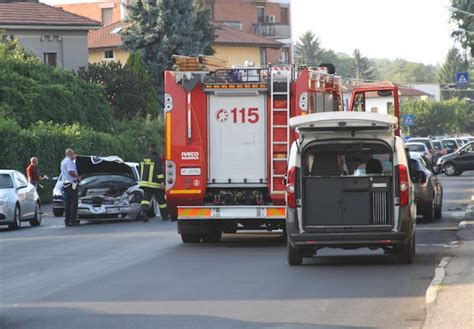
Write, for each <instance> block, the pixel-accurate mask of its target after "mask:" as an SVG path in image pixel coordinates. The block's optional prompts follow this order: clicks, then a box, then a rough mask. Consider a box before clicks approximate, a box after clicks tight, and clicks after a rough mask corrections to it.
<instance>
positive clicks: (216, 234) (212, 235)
mask: <svg viewBox="0 0 474 329" xmlns="http://www.w3.org/2000/svg"><path fill="white" fill-rule="evenodd" d="M221 238H222V229H221V228H219V227H215V226H213V227H212V228H210V230H209V231H208V232H207V233H206V234H203V236H202V241H203V242H204V243H217V242H219V241H221Z"/></svg>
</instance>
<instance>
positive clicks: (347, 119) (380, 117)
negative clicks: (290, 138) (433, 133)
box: [290, 112, 398, 138]
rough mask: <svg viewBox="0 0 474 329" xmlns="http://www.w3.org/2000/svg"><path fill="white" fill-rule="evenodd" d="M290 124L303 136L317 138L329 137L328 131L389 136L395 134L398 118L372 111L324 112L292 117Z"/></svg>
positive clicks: (344, 133)
mask: <svg viewBox="0 0 474 329" xmlns="http://www.w3.org/2000/svg"><path fill="white" fill-rule="evenodd" d="M290 126H291V127H292V128H295V129H296V130H297V131H298V132H299V133H300V134H301V136H313V137H316V138H321V137H329V136H330V135H328V133H329V134H331V133H333V134H338V135H347V136H351V135H352V136H354V133H355V132H357V134H358V135H360V134H361V133H362V134H370V135H374V136H375V135H377V136H384V137H389V136H395V130H396V129H397V126H398V120H397V118H396V117H394V116H392V115H386V114H379V113H370V112H323V113H311V114H308V115H304V116H297V117H294V118H291V119H290ZM334 136H335V135H334Z"/></svg>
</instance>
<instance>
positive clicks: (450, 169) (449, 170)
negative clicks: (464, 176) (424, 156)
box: [443, 162, 457, 176]
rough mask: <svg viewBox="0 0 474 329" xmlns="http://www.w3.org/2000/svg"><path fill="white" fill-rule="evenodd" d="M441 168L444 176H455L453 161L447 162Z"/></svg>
mask: <svg viewBox="0 0 474 329" xmlns="http://www.w3.org/2000/svg"><path fill="white" fill-rule="evenodd" d="M443 170H444V173H445V174H446V176H456V173H457V170H456V166H454V163H451V162H448V163H445V164H444V165H443Z"/></svg>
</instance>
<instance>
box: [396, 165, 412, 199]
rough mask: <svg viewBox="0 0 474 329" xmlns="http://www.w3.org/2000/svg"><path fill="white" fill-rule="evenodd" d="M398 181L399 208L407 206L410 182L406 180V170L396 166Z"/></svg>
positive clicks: (401, 166) (404, 167)
mask: <svg viewBox="0 0 474 329" xmlns="http://www.w3.org/2000/svg"><path fill="white" fill-rule="evenodd" d="M398 179H399V180H400V207H403V206H406V205H408V200H409V194H410V191H409V190H410V180H409V179H408V168H407V167H406V166H404V165H398Z"/></svg>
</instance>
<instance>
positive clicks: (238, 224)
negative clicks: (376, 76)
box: [165, 65, 342, 243]
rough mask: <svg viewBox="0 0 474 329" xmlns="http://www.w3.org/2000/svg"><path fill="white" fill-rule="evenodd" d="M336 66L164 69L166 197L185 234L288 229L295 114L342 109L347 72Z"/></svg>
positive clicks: (213, 237)
mask: <svg viewBox="0 0 474 329" xmlns="http://www.w3.org/2000/svg"><path fill="white" fill-rule="evenodd" d="M328 71H329V73H328ZM331 71H333V67H331V66H330V65H329V66H328V67H326V68H305V69H300V70H296V69H294V68H292V67H270V68H268V69H258V68H236V69H228V70H216V71H214V72H200V71H193V72H190V71H167V72H165V159H166V162H165V173H166V197H167V204H168V207H169V209H170V212H171V214H172V216H173V217H175V218H177V220H178V232H179V233H180V234H181V237H182V240H183V242H185V243H197V242H200V241H204V242H217V241H219V240H220V238H221V235H222V232H224V233H235V232H236V231H237V230H252V229H254V230H255V229H259V230H261V229H265V230H268V231H271V230H277V229H284V221H285V216H286V214H285V182H284V178H285V174H286V170H287V158H288V152H289V149H290V146H291V143H292V141H293V140H294V132H293V131H292V130H291V129H290V128H289V126H288V121H289V118H291V117H293V116H297V115H304V114H306V113H311V112H314V111H315V109H316V108H317V109H318V111H341V110H342V94H341V93H342V84H341V79H340V78H339V77H336V76H334V75H333V74H330V73H333V72H331Z"/></svg>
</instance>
